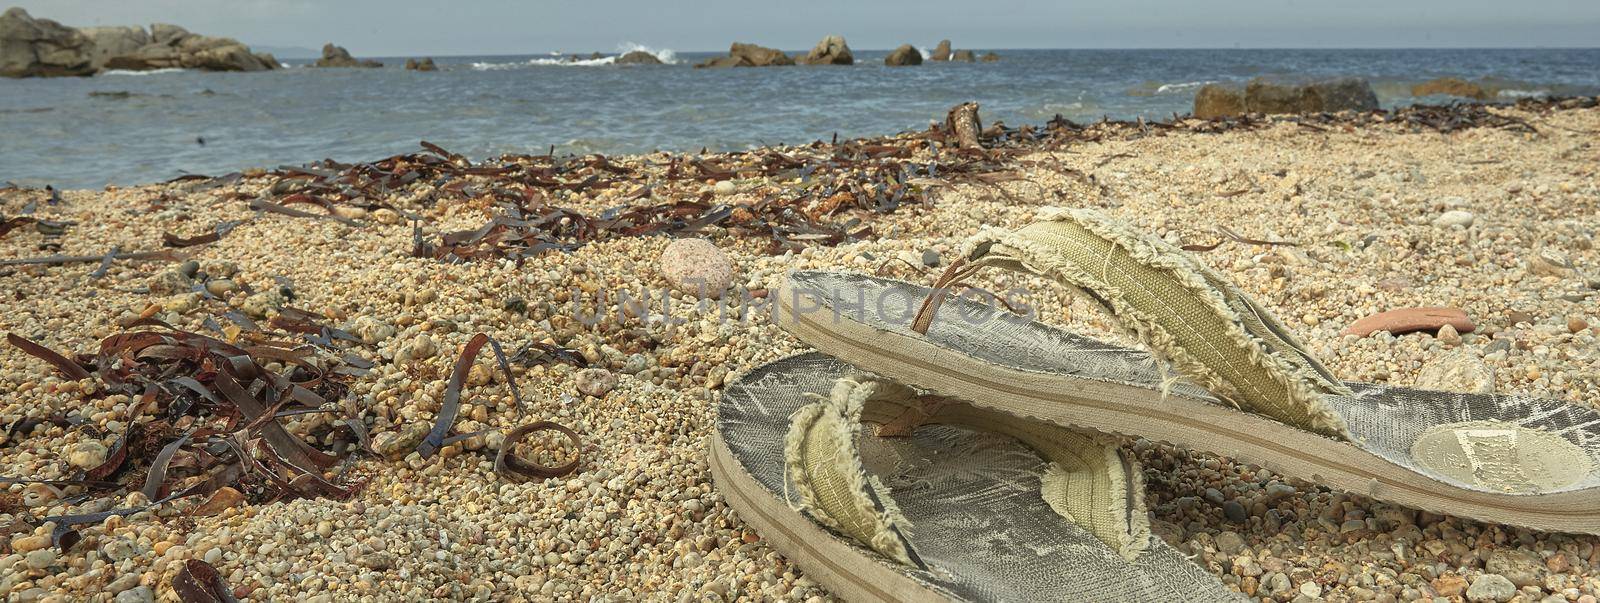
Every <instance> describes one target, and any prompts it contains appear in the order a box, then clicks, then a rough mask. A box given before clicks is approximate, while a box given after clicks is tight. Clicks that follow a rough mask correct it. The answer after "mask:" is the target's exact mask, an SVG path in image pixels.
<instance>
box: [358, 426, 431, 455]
mask: <svg viewBox="0 0 1600 603" xmlns="http://www.w3.org/2000/svg"><path fill="white" fill-rule="evenodd" d="M427 436H428V426H427V425H422V424H412V425H406V426H403V427H401V428H400V429H399V430H398V431H390V432H386V433H382V434H379V435H378V436H377V437H375V438H373V439H372V450H373V451H374V452H377V453H378V454H381V455H383V456H384V457H385V458H388V459H390V460H394V459H398V458H400V457H403V456H405V455H407V454H409V453H410V452H411V451H413V450H416V448H417V445H418V444H421V443H422V438H425V437H427Z"/></svg>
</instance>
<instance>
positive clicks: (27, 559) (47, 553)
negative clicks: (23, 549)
mask: <svg viewBox="0 0 1600 603" xmlns="http://www.w3.org/2000/svg"><path fill="white" fill-rule="evenodd" d="M55 562H56V550H55V549H53V548H42V549H38V550H33V551H28V554H27V555H24V556H23V563H26V564H27V565H28V568H29V569H36V570H42V569H44V568H47V567H50V564H52V563H55Z"/></svg>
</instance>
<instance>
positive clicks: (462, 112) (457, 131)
mask: <svg viewBox="0 0 1600 603" xmlns="http://www.w3.org/2000/svg"><path fill="white" fill-rule="evenodd" d="M980 52H981V51H980ZM997 52H998V53H999V54H1000V55H1001V56H1002V57H1003V58H1002V60H1001V61H1000V62H997V63H977V64H964V63H926V64H924V65H922V66H920V67H901V68H888V67H885V66H883V56H884V55H885V54H886V52H885V51H870V50H867V51H857V52H856V58H857V64H856V65H854V66H851V67H821V66H818V67H779V68H761V69H692V68H690V65H692V64H693V63H695V62H698V61H700V60H703V59H705V58H706V57H709V56H713V55H712V53H671V52H670V51H659V54H660V56H662V57H664V58H667V59H669V60H672V61H674V64H671V65H665V66H617V65H611V64H610V61H609V60H601V61H584V62H582V63H580V64H576V65H568V64H552V63H558V61H555V60H553V58H552V57H550V56H496V57H436V59H435V60H436V61H437V63H438V64H439V66H440V68H441V71H439V72H434V73H416V72H409V71H405V70H404V69H402V68H401V65H402V64H403V63H404V58H403V57H402V58H392V57H391V58H380V60H383V61H384V62H385V64H386V66H385V67H384V68H383V69H370V70H369V69H310V68H305V67H304V65H305V63H306V61H288V62H287V63H288V64H289V65H290V67H289V68H288V69H283V70H280V71H274V72H267V73H200V72H190V71H183V70H169V71H163V72H151V73H143V74H130V73H112V74H105V75H100V76H97V77H92V78H53V79H25V80H3V79H0V182H4V181H10V182H14V183H17V184H19V185H27V186H42V185H45V184H53V185H55V186H57V187H61V188H97V187H101V186H104V185H106V184H108V183H114V184H119V185H132V184H142V183H149V182H155V181H160V180H165V179H169V178H173V177H176V176H180V175H183V174H188V173H202V174H221V173H226V172H231V171H235V170H240V169H244V168H248V167H275V166H278V165H283V164H300V163H305V162H309V161H314V160H319V159H323V158H332V159H337V160H340V161H362V160H371V159H377V158H381V157H385V156H388V155H392V154H396V153H402V152H407V151H411V150H414V149H416V148H417V141H418V140H423V139H426V140H428V141H431V142H434V143H437V144H439V145H442V146H444V147H445V148H448V149H450V150H452V151H456V152H459V153H464V154H467V155H468V156H471V157H477V158H482V157H488V156H492V155H496V154H500V153H508V152H519V153H527V152H533V153H543V152H545V151H547V150H548V149H549V148H550V147H551V146H554V147H555V148H556V151H557V152H558V153H604V154H616V153H634V152H647V151H652V150H658V149H661V150H678V151H697V150H699V149H701V148H709V149H712V150H736V149H743V148H748V147H751V146H755V145H761V144H777V143H805V142H810V141H813V140H827V139H829V138H830V137H832V136H833V135H834V134H836V133H837V134H838V135H839V136H840V137H856V136H872V135H881V134H890V133H894V132H900V131H904V130H918V129H923V128H926V127H927V125H928V123H929V121H931V120H935V119H941V118H942V117H943V115H944V112H945V110H946V109H948V108H949V107H950V106H952V105H954V104H957V103H960V102H963V101H968V100H976V101H978V102H979V103H981V104H982V115H983V118H984V120H985V122H986V123H988V122H991V121H993V120H996V119H999V120H1003V121H1005V123H1007V124H1009V125H1013V126H1015V125H1021V124H1024V123H1042V122H1044V121H1046V120H1048V119H1050V118H1051V117H1053V116H1054V115H1056V114H1061V115H1063V116H1065V117H1067V118H1070V119H1073V120H1077V121H1091V120H1095V119H1099V118H1101V117H1103V116H1109V117H1111V118H1124V119H1131V118H1134V117H1139V116H1143V117H1146V118H1166V117H1170V116H1171V115H1172V114H1173V113H1185V112H1188V111H1189V110H1190V108H1191V107H1192V104H1193V99H1194V93H1195V91H1196V90H1198V89H1199V87H1200V86H1201V85H1203V84H1204V83H1205V82H1209V81H1220V80H1244V79H1248V78H1251V77H1254V76H1258V75H1273V74H1291V75H1292V74H1299V75H1312V76H1332V75H1357V76H1362V77H1366V78H1368V79H1369V80H1371V81H1372V83H1373V87H1374V89H1375V90H1376V91H1377V93H1378V97H1379V100H1380V102H1381V103H1382V104H1383V105H1384V106H1386V107H1392V106H1395V105H1402V104H1409V103H1415V102H1419V101H1424V102H1449V99H1442V98H1435V99H1415V98H1412V97H1411V96H1410V95H1409V88H1410V86H1411V84H1414V83H1417V82H1420V81H1424V80H1428V79H1431V78H1434V77H1440V76H1456V77H1463V78H1468V79H1473V80H1477V79H1480V78H1488V79H1489V80H1491V81H1493V82H1494V83H1495V84H1496V86H1497V87H1499V88H1501V89H1503V91H1502V92H1501V100H1507V101H1510V100H1514V99H1515V98H1516V97H1520V96H1537V95H1543V94H1596V93H1600V49H1527V50H998V51H997ZM202 139H203V140H204V144H200V142H199V141H200V140H202Z"/></svg>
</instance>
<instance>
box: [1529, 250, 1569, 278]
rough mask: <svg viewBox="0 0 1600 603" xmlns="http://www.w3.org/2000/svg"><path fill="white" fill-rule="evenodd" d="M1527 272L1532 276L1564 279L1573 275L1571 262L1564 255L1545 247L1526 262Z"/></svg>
mask: <svg viewBox="0 0 1600 603" xmlns="http://www.w3.org/2000/svg"><path fill="white" fill-rule="evenodd" d="M1528 272H1529V273H1532V274H1533V275H1534V276H1554V277H1557V278H1565V277H1568V276H1571V275H1572V273H1573V268H1572V260H1571V259H1569V258H1567V256H1566V254H1564V253H1561V252H1560V251H1556V250H1554V249H1550V248H1548V247H1546V248H1544V249H1540V250H1539V253H1538V254H1536V255H1534V256H1533V257H1532V258H1530V259H1529V260H1528Z"/></svg>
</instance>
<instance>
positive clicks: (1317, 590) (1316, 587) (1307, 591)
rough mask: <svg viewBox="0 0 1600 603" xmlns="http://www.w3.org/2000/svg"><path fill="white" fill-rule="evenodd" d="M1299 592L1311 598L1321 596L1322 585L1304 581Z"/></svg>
mask: <svg viewBox="0 0 1600 603" xmlns="http://www.w3.org/2000/svg"><path fill="white" fill-rule="evenodd" d="M1300 594H1302V595H1305V596H1307V597H1310V598H1312V599H1315V598H1318V597H1321V596H1322V585H1320V584H1317V583H1316V582H1306V583H1304V584H1301V585H1300Z"/></svg>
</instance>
